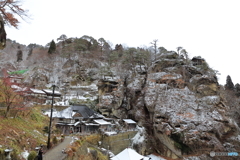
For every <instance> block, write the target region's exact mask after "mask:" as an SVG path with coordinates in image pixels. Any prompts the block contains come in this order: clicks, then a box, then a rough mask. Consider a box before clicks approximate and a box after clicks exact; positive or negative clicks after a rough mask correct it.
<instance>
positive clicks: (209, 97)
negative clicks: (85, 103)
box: [99, 52, 239, 159]
mask: <svg viewBox="0 0 240 160" xmlns="http://www.w3.org/2000/svg"><path fill="white" fill-rule="evenodd" d="M195 63H196V62H194V64H195ZM123 83H125V86H124V85H123V86H122V87H121V89H120V88H115V91H111V92H108V98H109V99H108V101H109V103H108V108H111V109H112V112H113V113H114V114H112V113H111V112H109V115H111V114H112V115H114V116H116V117H119V118H122V117H126V118H133V119H134V120H136V121H138V124H139V125H140V126H144V127H145V128H146V133H147V136H146V139H148V141H144V142H142V144H141V146H145V147H142V148H145V149H146V150H145V151H143V150H142V149H141V152H144V153H150V152H158V153H159V154H162V155H164V156H167V157H171V158H173V159H176V158H181V157H184V156H185V155H188V154H205V155H206V156H208V154H209V152H210V151H226V150H227V149H229V148H230V147H229V145H227V144H226V141H227V143H228V142H232V143H234V144H235V146H236V144H238V145H239V140H237V138H234V137H236V136H237V135H238V125H237V124H236V122H235V121H234V120H233V119H232V118H231V117H229V116H228V111H229V107H228V106H226V105H225V103H224V102H223V99H222V96H220V93H219V84H218V82H217V78H216V75H215V73H214V72H212V71H211V70H210V69H206V66H204V67H203V66H201V64H198V65H195V66H194V65H193V63H192V62H190V61H189V60H186V59H183V58H182V57H180V56H178V55H177V54H176V53H174V52H170V53H169V52H166V53H165V55H164V54H163V55H161V56H160V59H158V60H157V61H156V62H155V63H154V64H153V65H152V66H151V67H150V68H149V69H148V72H147V73H146V74H136V76H132V77H131V78H130V79H128V80H126V81H124V82H123ZM102 87H103V86H102ZM106 87H107V86H106ZM103 88H105V87H103ZM99 89H100V87H99ZM105 89H106V88H105ZM101 90H103V89H102V88H101ZM116 91H117V92H118V93H119V94H120V95H121V96H120V97H121V98H120V99H121V100H122V103H118V104H116V103H112V102H114V101H119V99H116V96H114V94H115V92H116ZM121 92H122V93H121ZM99 96H100V97H102V98H104V96H106V94H105V95H104V94H102V95H101V94H99ZM99 106H101V107H104V106H105V107H106V105H104V103H101V102H100V103H99ZM101 107H100V108H101ZM116 109H118V110H119V109H120V110H124V112H116V111H115V110H116ZM118 113H121V114H118ZM122 113H125V115H124V116H122ZM229 137H231V138H230V139H229ZM146 146H151V147H146ZM230 146H231V145H230ZM135 147H136V148H140V147H137V145H136V144H135ZM232 148H234V147H232ZM235 149H236V147H235Z"/></svg>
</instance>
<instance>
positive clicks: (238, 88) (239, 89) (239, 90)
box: [235, 83, 240, 97]
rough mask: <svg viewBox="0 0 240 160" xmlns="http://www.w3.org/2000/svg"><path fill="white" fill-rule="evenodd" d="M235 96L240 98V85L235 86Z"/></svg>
mask: <svg viewBox="0 0 240 160" xmlns="http://www.w3.org/2000/svg"><path fill="white" fill-rule="evenodd" d="M235 94H236V96H238V97H240V84H239V83H237V84H235Z"/></svg>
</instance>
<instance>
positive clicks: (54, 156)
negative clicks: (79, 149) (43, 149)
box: [43, 137, 73, 160]
mask: <svg viewBox="0 0 240 160" xmlns="http://www.w3.org/2000/svg"><path fill="white" fill-rule="evenodd" d="M72 140H73V137H65V139H64V141H63V142H62V143H60V144H59V145H57V146H55V147H54V148H53V149H51V150H50V151H48V152H47V153H46V154H44V156H43V160H62V159H63V158H65V156H66V154H63V153H62V150H63V149H64V148H66V147H67V146H68V145H69V144H70V142H71V141H72Z"/></svg>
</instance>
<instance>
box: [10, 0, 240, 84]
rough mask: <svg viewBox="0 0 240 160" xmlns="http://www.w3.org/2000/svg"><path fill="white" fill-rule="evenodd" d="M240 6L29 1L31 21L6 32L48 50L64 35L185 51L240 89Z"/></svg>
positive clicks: (165, 0)
mask: <svg viewBox="0 0 240 160" xmlns="http://www.w3.org/2000/svg"><path fill="white" fill-rule="evenodd" d="M239 7H240V1H239V0H121V1H117V0H68V1H66V0H25V1H24V3H23V8H26V9H28V10H29V14H30V15H31V17H32V20H28V21H29V22H28V23H26V22H23V23H21V24H20V26H19V29H18V30H16V29H14V28H9V27H7V28H6V31H7V34H8V35H7V36H8V38H10V39H12V40H16V41H17V42H19V43H22V44H26V45H27V44H29V43H37V44H41V45H45V44H47V43H48V42H50V41H51V40H52V39H55V40H56V39H57V38H58V37H59V36H60V35H61V34H66V35H67V36H68V37H81V36H83V35H89V36H92V37H94V38H95V39H98V38H101V37H103V38H104V39H106V40H109V41H111V42H112V43H113V44H114V45H115V44H117V43H122V44H125V45H127V46H129V47H137V46H150V42H151V41H152V40H153V39H158V41H159V42H158V46H163V47H165V48H166V49H168V50H176V47H178V46H182V47H184V48H185V49H186V50H187V51H188V52H189V55H190V57H193V56H198V55H200V56H202V57H203V58H205V59H206V61H207V62H208V63H209V64H210V66H211V67H212V68H213V69H215V70H218V71H219V72H220V73H221V75H220V76H219V82H220V83H221V84H225V82H226V76H227V75H230V76H231V78H232V81H233V83H234V84H235V83H240V75H239V73H238V66H239V65H240V60H239V59H238V58H239V57H240V56H239V55H240V49H239V48H238V46H239V44H240V41H239V39H240V9H239Z"/></svg>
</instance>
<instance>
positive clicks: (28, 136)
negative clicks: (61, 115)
mask: <svg viewBox="0 0 240 160" xmlns="http://www.w3.org/2000/svg"><path fill="white" fill-rule="evenodd" d="M1 113H2V112H1ZM10 115H11V114H10ZM48 120H49V118H48V117H46V116H44V115H42V114H41V110H40V109H39V108H29V109H28V110H27V111H21V112H19V114H18V117H16V118H4V117H3V116H2V115H0V144H1V145H2V146H3V148H7V147H9V148H12V149H15V150H16V151H17V152H18V153H20V152H22V151H23V149H24V148H25V149H27V150H30V151H31V150H34V148H35V147H36V146H38V145H40V144H44V143H45V142H44V141H45V140H46V137H45V136H44V135H43V132H42V130H43V128H44V126H45V125H46V124H47V123H48Z"/></svg>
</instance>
